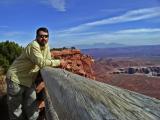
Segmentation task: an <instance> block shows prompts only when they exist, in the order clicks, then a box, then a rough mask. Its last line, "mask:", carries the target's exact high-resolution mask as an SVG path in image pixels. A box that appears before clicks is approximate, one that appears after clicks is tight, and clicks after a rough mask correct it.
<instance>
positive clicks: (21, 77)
mask: <svg viewBox="0 0 160 120" xmlns="http://www.w3.org/2000/svg"><path fill="white" fill-rule="evenodd" d="M59 65H60V60H54V59H52V58H51V53H50V49H49V46H48V44H46V45H45V47H40V45H39V44H38V42H37V41H36V40H34V41H32V42H31V43H30V44H28V45H27V47H26V48H25V49H24V50H23V52H22V54H21V55H20V56H19V57H18V58H17V59H16V60H15V61H14V62H13V64H12V65H11V66H10V68H9V70H8V71H7V78H8V79H10V80H12V81H13V82H16V83H17V84H21V85H24V86H27V87H30V86H31V85H32V83H33V82H34V80H35V79H36V76H37V74H38V71H39V70H40V69H41V68H43V67H45V66H51V67H56V66H59Z"/></svg>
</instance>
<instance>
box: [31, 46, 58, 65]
mask: <svg viewBox="0 0 160 120" xmlns="http://www.w3.org/2000/svg"><path fill="white" fill-rule="evenodd" d="M29 51H30V55H29V56H28V57H29V59H31V61H32V62H33V63H34V64H36V65H38V66H39V67H40V68H42V67H45V66H52V67H56V66H59V65H60V63H61V62H60V60H52V59H45V58H44V57H43V55H42V53H41V50H40V47H39V46H36V45H31V46H30V48H29ZM45 54H48V53H45Z"/></svg>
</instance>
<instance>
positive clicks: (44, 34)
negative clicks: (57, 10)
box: [37, 31, 49, 47]
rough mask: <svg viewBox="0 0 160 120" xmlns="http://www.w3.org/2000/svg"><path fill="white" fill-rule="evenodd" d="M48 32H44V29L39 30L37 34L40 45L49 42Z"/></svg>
mask: <svg viewBox="0 0 160 120" xmlns="http://www.w3.org/2000/svg"><path fill="white" fill-rule="evenodd" d="M48 37H49V35H48V33H47V32H44V31H39V33H38V35H37V42H38V43H39V45H40V46H42V47H43V46H45V44H47V42H48Z"/></svg>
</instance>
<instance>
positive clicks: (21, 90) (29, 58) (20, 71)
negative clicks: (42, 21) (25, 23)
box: [7, 27, 66, 120]
mask: <svg viewBox="0 0 160 120" xmlns="http://www.w3.org/2000/svg"><path fill="white" fill-rule="evenodd" d="M48 38H49V32H48V29H47V28H44V27H42V28H39V29H37V31H36V39H35V40H33V41H32V42H31V43H30V44H28V45H27V47H26V48H25V49H24V50H23V52H22V54H21V55H20V57H18V58H17V59H16V60H15V61H14V62H13V64H12V65H11V66H10V68H9V70H8V72H7V96H8V97H7V98H8V99H7V100H8V108H9V118H10V120H36V119H37V117H38V115H39V110H38V106H37V103H36V92H35V88H34V87H35V86H34V80H35V79H36V76H37V74H38V71H39V70H40V69H41V68H43V67H45V66H51V67H56V66H60V65H62V66H65V65H66V63H65V61H63V60H54V59H51V53H50V49H49V46H48Z"/></svg>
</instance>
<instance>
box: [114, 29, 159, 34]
mask: <svg viewBox="0 0 160 120" xmlns="http://www.w3.org/2000/svg"><path fill="white" fill-rule="evenodd" d="M153 32H154V33H155V32H158V33H160V28H139V29H128V30H121V31H118V32H116V33H118V34H134V33H140V34H141V33H153Z"/></svg>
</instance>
